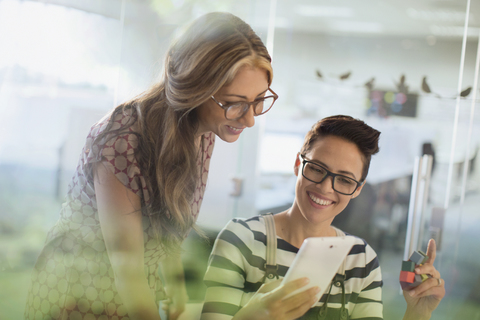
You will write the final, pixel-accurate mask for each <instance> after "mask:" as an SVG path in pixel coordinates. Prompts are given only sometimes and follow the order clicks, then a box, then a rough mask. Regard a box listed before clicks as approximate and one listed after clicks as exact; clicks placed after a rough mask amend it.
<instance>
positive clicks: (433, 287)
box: [408, 278, 445, 300]
mask: <svg viewBox="0 0 480 320" xmlns="http://www.w3.org/2000/svg"><path fill="white" fill-rule="evenodd" d="M408 294H409V295H410V296H411V297H415V298H422V297H427V296H432V297H435V298H437V299H438V300H441V299H442V298H443V297H444V296H445V281H444V280H443V279H441V278H430V279H427V280H425V281H424V282H422V284H420V285H419V286H418V287H416V288H414V289H412V290H410V291H409V292H408Z"/></svg>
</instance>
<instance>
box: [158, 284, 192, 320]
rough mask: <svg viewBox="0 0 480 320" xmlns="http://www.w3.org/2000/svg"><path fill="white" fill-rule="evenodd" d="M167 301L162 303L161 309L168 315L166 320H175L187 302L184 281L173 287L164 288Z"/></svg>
mask: <svg viewBox="0 0 480 320" xmlns="http://www.w3.org/2000/svg"><path fill="white" fill-rule="evenodd" d="M165 291H166V293H167V296H168V298H167V300H164V301H162V309H163V310H164V311H165V313H167V314H168V320H176V319H177V318H178V317H179V316H180V315H181V314H182V312H183V311H185V305H186V304H187V302H188V295H187V290H186V288H185V281H178V282H177V283H176V285H174V286H167V287H166V288H165Z"/></svg>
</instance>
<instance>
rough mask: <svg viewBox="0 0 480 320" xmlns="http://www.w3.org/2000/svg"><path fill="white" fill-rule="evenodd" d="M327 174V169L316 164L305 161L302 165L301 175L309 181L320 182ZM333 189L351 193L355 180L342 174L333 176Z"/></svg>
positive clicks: (355, 186)
mask: <svg viewBox="0 0 480 320" xmlns="http://www.w3.org/2000/svg"><path fill="white" fill-rule="evenodd" d="M327 174H328V171H327V170H326V169H325V168H323V167H321V166H318V165H315V164H313V163H310V162H307V163H305V165H304V167H303V175H304V176H305V178H307V179H308V180H310V181H313V182H316V183H320V182H322V180H323V179H324V178H325V176H326V175H327ZM332 187H333V190H335V191H337V192H340V193H347V194H351V193H353V192H354V191H355V189H356V188H357V182H356V181H355V180H353V179H350V178H348V177H344V176H335V178H334V179H333V186H332Z"/></svg>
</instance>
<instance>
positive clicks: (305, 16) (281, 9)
mask: <svg viewBox="0 0 480 320" xmlns="http://www.w3.org/2000/svg"><path fill="white" fill-rule="evenodd" d="M36 1H39V2H44V3H50V4H56V5H63V6H68V7H71V8H75V9H79V10H83V11H87V12H91V13H96V14H101V15H104V16H107V17H110V18H115V19H119V18H120V14H121V7H122V5H121V4H122V1H123V0H36ZM125 1H126V3H127V6H128V8H133V7H134V6H143V7H144V6H145V5H149V6H151V7H152V8H153V9H152V10H153V11H156V13H157V14H158V16H160V19H164V20H166V22H167V24H170V25H172V24H183V23H184V21H189V20H191V19H192V18H193V17H195V16H198V15H200V14H201V13H203V12H205V11H213V10H222V11H231V12H233V13H236V12H239V13H240V12H243V13H245V12H247V13H248V15H250V16H252V15H253V16H260V17H262V15H263V17H264V18H263V19H260V22H259V24H260V25H261V24H263V25H264V26H265V27H266V26H267V25H268V22H269V12H270V8H272V6H271V4H272V1H273V3H276V8H275V12H276V15H275V26H276V27H277V28H283V29H288V30H293V31H294V32H308V33H323V34H332V35H350V36H355V35H362V36H401V37H448V38H461V37H462V36H463V32H464V25H465V17H466V15H465V12H466V9H467V1H468V0H335V1H332V0H296V1H293V0H243V1H238V0H237V1H235V0H222V1H214V0H125ZM167 10H168V11H169V14H163V13H164V12H166V11H167ZM128 11H129V10H128V9H127V12H126V14H127V17H128V15H129V12H128ZM262 12H263V14H262ZM170 13H172V14H170ZM131 18H132V19H133V18H137V19H138V16H137V17H134V16H133V15H132V16H131ZM256 20H258V19H256ZM468 30H469V31H468V34H469V36H472V37H478V35H479V33H480V2H479V1H475V0H471V7H470V15H469V29H468Z"/></svg>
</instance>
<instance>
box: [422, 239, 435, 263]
mask: <svg viewBox="0 0 480 320" xmlns="http://www.w3.org/2000/svg"><path fill="white" fill-rule="evenodd" d="M427 256H428V259H427V261H426V262H425V263H431V264H433V262H434V261H435V257H436V256H437V244H436V243H435V240H433V239H430V241H428V246H427Z"/></svg>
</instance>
